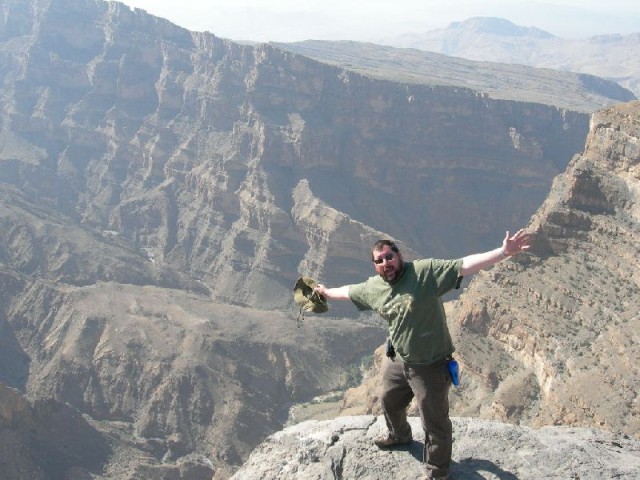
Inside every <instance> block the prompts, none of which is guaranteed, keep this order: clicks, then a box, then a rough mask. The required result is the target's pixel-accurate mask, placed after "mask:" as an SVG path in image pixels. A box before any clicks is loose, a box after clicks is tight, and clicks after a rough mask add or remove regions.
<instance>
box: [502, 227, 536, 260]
mask: <svg viewBox="0 0 640 480" xmlns="http://www.w3.org/2000/svg"><path fill="white" fill-rule="evenodd" d="M530 247H531V234H530V233H527V232H525V231H524V229H520V230H518V231H517V232H516V233H515V234H514V235H513V236H512V237H510V236H509V231H507V232H506V234H505V236H504V240H503V241H502V253H503V255H504V256H505V257H511V256H512V255H516V254H518V253H520V252H522V251H524V250H529V248H530Z"/></svg>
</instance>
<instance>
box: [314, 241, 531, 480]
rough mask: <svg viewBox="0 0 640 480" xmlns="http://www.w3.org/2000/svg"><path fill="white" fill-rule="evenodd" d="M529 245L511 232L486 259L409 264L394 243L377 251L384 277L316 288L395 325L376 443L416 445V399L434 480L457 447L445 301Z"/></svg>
mask: <svg viewBox="0 0 640 480" xmlns="http://www.w3.org/2000/svg"><path fill="white" fill-rule="evenodd" d="M529 246H530V235H529V234H528V233H526V232H525V231H524V230H519V231H518V232H516V234H515V235H513V236H510V234H509V232H506V235H505V237H504V240H503V242H502V246H501V247H500V248H496V249H495V250H491V251H488V252H485V253H478V254H473V255H468V256H466V257H464V258H461V259H457V260H437V259H421V260H416V261H413V262H405V261H404V260H403V259H402V254H401V253H400V251H399V249H398V247H397V246H396V245H395V243H394V242H393V241H391V240H379V241H377V242H376V243H375V244H374V245H373V247H372V250H371V259H372V260H373V267H374V269H375V271H376V273H377V275H374V276H372V277H370V278H369V279H368V280H367V281H365V282H363V283H359V284H355V285H344V286H342V287H335V288H327V287H326V286H325V285H322V284H320V285H318V286H317V287H316V288H315V291H316V292H318V293H319V294H320V295H322V296H323V297H325V298H327V299H330V300H351V301H352V302H353V303H354V304H355V305H356V306H357V307H358V308H359V309H360V310H375V311H376V312H378V313H379V314H380V315H381V316H382V317H383V318H384V319H386V320H387V321H388V323H389V338H390V341H391V344H392V346H393V348H394V349H395V353H396V358H395V359H394V358H389V359H388V360H387V361H386V363H385V366H384V368H383V374H382V397H381V401H382V409H383V412H384V417H385V420H386V423H387V427H388V429H389V431H388V433H387V434H385V435H384V436H382V437H380V438H378V439H376V440H375V443H376V445H378V446H379V447H380V448H389V447H393V446H396V445H404V444H409V443H411V442H412V434H411V427H410V425H409V423H408V422H407V414H406V409H407V407H408V406H409V403H410V402H411V400H412V398H413V397H414V396H415V397H416V401H417V405H418V409H419V411H420V418H421V421H422V428H423V429H424V432H425V442H424V462H425V466H426V469H427V476H426V477H425V478H426V479H428V480H432V479H434V480H435V479H446V478H447V476H448V474H449V464H450V463H451V450H452V441H453V439H452V427H451V420H450V419H449V388H450V386H451V377H450V375H449V372H448V369H447V362H448V360H449V359H450V358H451V355H452V353H453V351H454V347H453V343H452V341H451V336H450V334H449V330H448V328H447V323H446V317H445V313H444V307H443V304H442V300H441V298H440V297H441V296H442V295H443V294H445V293H446V292H448V291H450V290H452V289H453V288H459V286H460V281H461V279H462V277H463V276H465V275H470V274H472V273H476V272H478V271H480V270H482V269H484V268H487V267H490V266H491V265H493V264H495V263H498V262H499V261H501V260H503V259H504V258H507V257H510V256H512V255H515V254H517V253H520V252H522V251H523V250H527V249H529Z"/></svg>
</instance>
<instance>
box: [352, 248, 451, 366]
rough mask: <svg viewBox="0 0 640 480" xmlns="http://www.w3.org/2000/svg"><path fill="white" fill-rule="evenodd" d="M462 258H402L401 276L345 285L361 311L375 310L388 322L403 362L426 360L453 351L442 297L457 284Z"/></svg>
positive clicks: (425, 362) (378, 277) (397, 351)
mask: <svg viewBox="0 0 640 480" xmlns="http://www.w3.org/2000/svg"><path fill="white" fill-rule="evenodd" d="M461 269H462V259H458V260H436V259H424V260H416V261H413V262H404V270H403V272H402V275H401V276H400V278H399V279H398V280H397V281H395V282H393V283H388V282H386V281H385V280H384V279H383V278H382V277H380V276H379V275H376V276H374V277H370V278H369V279H368V280H367V281H366V282H363V283H358V284H355V285H350V286H349V298H350V299H351V301H352V302H353V303H354V304H355V305H356V307H358V309H360V310H374V311H376V312H378V313H379V314H380V315H381V316H382V317H383V318H384V319H385V320H387V322H389V335H390V338H391V343H392V344H393V346H394V348H395V350H396V354H397V355H399V356H400V358H402V360H403V361H405V362H407V363H424V364H431V363H434V362H437V361H439V360H442V359H444V358H445V357H447V356H448V355H451V354H452V353H453V351H454V348H453V342H452V341H451V335H450V334H449V329H448V328H447V319H446V316H445V313H444V306H443V304H442V300H441V298H440V297H441V296H442V295H443V294H445V293H446V292H448V291H449V290H452V289H453V288H456V287H457V286H458V283H457V282H458V277H460V272H461Z"/></svg>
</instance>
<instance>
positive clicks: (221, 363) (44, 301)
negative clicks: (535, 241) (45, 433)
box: [0, 0, 615, 479]
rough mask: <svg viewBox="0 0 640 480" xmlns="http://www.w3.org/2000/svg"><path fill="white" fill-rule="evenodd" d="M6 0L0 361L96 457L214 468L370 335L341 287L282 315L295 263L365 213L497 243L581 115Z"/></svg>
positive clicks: (554, 167) (89, 9)
mask: <svg viewBox="0 0 640 480" xmlns="http://www.w3.org/2000/svg"><path fill="white" fill-rule="evenodd" d="M0 6H1V7H2V8H0V72H1V73H2V77H1V78H2V83H1V85H0V118H1V120H2V123H1V126H0V227H1V228H0V286H1V287H2V288H0V300H1V303H0V331H1V332H2V337H1V338H0V342H1V345H0V346H1V347H2V349H1V350H0V360H2V362H3V363H2V364H0V379H1V381H2V382H3V383H5V384H7V385H9V386H11V387H14V388H16V389H18V390H19V391H20V392H21V393H23V394H24V395H25V397H26V399H27V400H28V401H32V402H38V401H40V400H52V401H55V402H58V403H61V404H64V405H66V406H68V407H69V408H71V409H72V410H74V411H76V413H80V414H82V415H84V417H83V418H85V419H86V420H87V422H89V423H90V424H91V426H92V428H94V429H95V430H96V431H98V432H103V433H104V435H106V436H107V438H108V439H109V445H110V447H111V448H112V450H113V452H114V453H113V455H112V456H111V457H110V458H109V460H108V463H107V465H106V466H104V473H103V475H104V476H105V478H139V477H140V476H142V477H145V476H147V477H149V476H153V475H160V473H158V472H168V473H166V475H167V476H170V475H174V476H175V475H181V476H183V477H185V478H193V479H200V478H207V476H211V473H212V472H213V471H215V472H216V474H217V475H218V476H220V477H222V478H224V476H228V475H229V474H230V472H231V471H232V470H233V469H234V468H237V466H238V465H240V463H242V461H243V460H244V459H245V458H246V457H247V456H248V454H249V452H250V451H251V449H252V448H253V447H254V446H255V445H257V444H258V443H259V442H260V441H261V440H262V439H263V438H265V437H266V436H267V435H268V434H269V433H271V432H273V431H276V430H278V429H280V428H281V427H282V425H283V424H284V422H285V421H286V418H287V410H288V408H289V407H290V406H291V405H292V404H293V403H296V402H301V401H304V400H308V399H310V398H313V397H314V396H315V395H318V394H319V393H322V392H326V391H329V390H333V389H340V388H345V387H346V386H348V385H349V384H350V382H352V381H353V372H354V371H357V370H358V368H359V367H360V361H361V358H362V357H363V356H365V355H367V354H370V353H371V351H372V350H373V349H374V348H375V347H376V346H377V345H379V344H380V343H381V342H382V339H383V337H384V330H383V329H382V328H380V325H379V324H375V323H372V321H371V320H370V319H369V318H368V317H356V316H355V314H354V313H353V310H349V309H348V308H345V309H344V312H341V311H340V309H339V308H337V307H336V308H332V311H331V312H330V313H329V316H324V317H322V321H316V320H318V318H319V317H314V316H308V317H307V318H306V319H305V320H304V321H303V322H301V324H300V327H299V328H298V323H297V322H296V316H297V314H298V312H297V311H296V310H295V309H294V308H293V305H292V301H291V297H292V295H291V289H292V286H293V283H294V281H295V279H296V278H297V277H298V276H299V275H301V274H307V275H311V276H314V277H316V278H319V279H323V280H324V281H325V282H327V283H334V284H335V283H338V282H340V283H347V282H350V281H354V280H357V279H361V278H362V277H363V276H364V275H367V274H368V272H369V271H370V265H369V263H370V262H369V260H368V258H367V251H368V249H369V246H370V244H371V243H372V242H373V240H374V239H376V238H378V237H379V236H382V235H385V236H386V235H389V236H391V235H393V236H394V237H395V238H397V239H398V240H399V241H400V242H401V244H402V245H403V247H404V248H405V251H406V252H407V255H409V256H410V255H417V254H418V253H417V252H421V253H422V254H427V253H428V254H433V255H459V254H462V253H467V252H468V251H473V250H481V249H485V248H488V247H493V246H494V245H495V242H496V241H499V239H500V238H501V233H500V232H502V231H504V230H505V229H507V228H512V227H514V226H517V225H519V224H522V223H526V221H527V220H528V219H529V218H530V215H531V214H532V213H533V212H534V211H535V209H536V208H537V207H538V206H539V205H540V203H541V202H542V201H543V200H544V198H545V197H546V194H547V192H548V189H549V186H550V184H551V181H552V178H553V177H554V176H555V175H556V174H557V173H558V172H561V171H563V170H564V169H565V167H566V164H567V162H568V161H569V159H570V158H571V156H572V155H573V154H574V153H575V152H577V151H579V150H580V148H581V146H582V145H583V142H584V137H585V135H586V132H587V130H588V122H589V116H588V115H587V114H585V113H584V112H578V111H572V110H570V109H567V108H561V107H554V106H549V105H545V104H539V103H532V102H518V101H504V100H496V99H492V98H490V97H489V96H487V95H486V94H485V93H483V92H481V91H474V90H472V89H468V88H460V87H455V86H451V85H437V84H434V83H426V82H423V83H412V84H407V83H400V82H394V81H389V80H381V79H379V78H373V76H367V75H363V74H358V73H355V72H353V71H348V70H345V69H341V68H338V67H336V66H330V65H327V64H325V63H322V62H318V61H315V60H312V59H309V58H307V57H304V56H302V55H297V54H294V53H291V52H287V51H284V50H282V49H280V48H277V47H275V46H270V45H261V46H257V47H251V46H243V45H238V44H235V43H233V42H230V41H226V40H221V39H219V38H217V37H215V36H214V35H211V34H207V33H193V32H189V31H186V30H184V29H181V28H178V27H176V26H175V25H172V24H170V23H169V22H167V21H164V20H162V19H158V18H154V17H152V16H149V15H147V14H146V13H145V12H143V11H140V10H130V9H129V8H128V7H125V6H124V5H122V4H119V3H116V2H103V1H100V0H64V1H63V0H28V1H24V0H0ZM472 73H473V72H471V74H472ZM611 101H612V102H613V101H615V100H614V99H611ZM436 225H437V227H436ZM341 313H347V314H349V315H350V316H351V318H350V319H348V321H347V320H345V319H343V318H341ZM5 347H6V348H5ZM91 468H93V465H92V466H91ZM90 471H91V470H90ZM145 472H146V473H145ZM149 472H156V473H149ZM176 472H177V473H176ZM178 478H179V477H178Z"/></svg>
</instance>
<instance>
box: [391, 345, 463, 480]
mask: <svg viewBox="0 0 640 480" xmlns="http://www.w3.org/2000/svg"><path fill="white" fill-rule="evenodd" d="M450 387H451V377H450V376H449V372H448V370H447V364H446V360H442V361H440V362H436V363H434V364H431V365H416V364H407V363H404V362H403V361H402V360H400V359H399V358H397V357H396V358H395V360H390V359H387V360H386V362H385V366H384V370H383V374H382V398H381V401H382V409H383V411H384V417H385V420H386V422H387V427H389V431H390V432H391V433H393V434H395V435H397V436H398V437H400V438H403V437H404V438H406V437H407V436H408V435H409V434H410V433H411V426H410V425H409V422H407V407H408V406H409V404H410V403H411V400H412V399H413V397H414V396H415V398H416V401H417V405H418V409H419V411H420V419H421V420H422V428H423V430H424V434H425V441H424V452H423V460H424V462H425V467H426V469H427V476H428V477H432V478H445V477H446V476H447V475H448V473H449V464H450V463H451V450H452V442H453V434H452V427H451V420H450V419H449V388H450Z"/></svg>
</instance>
